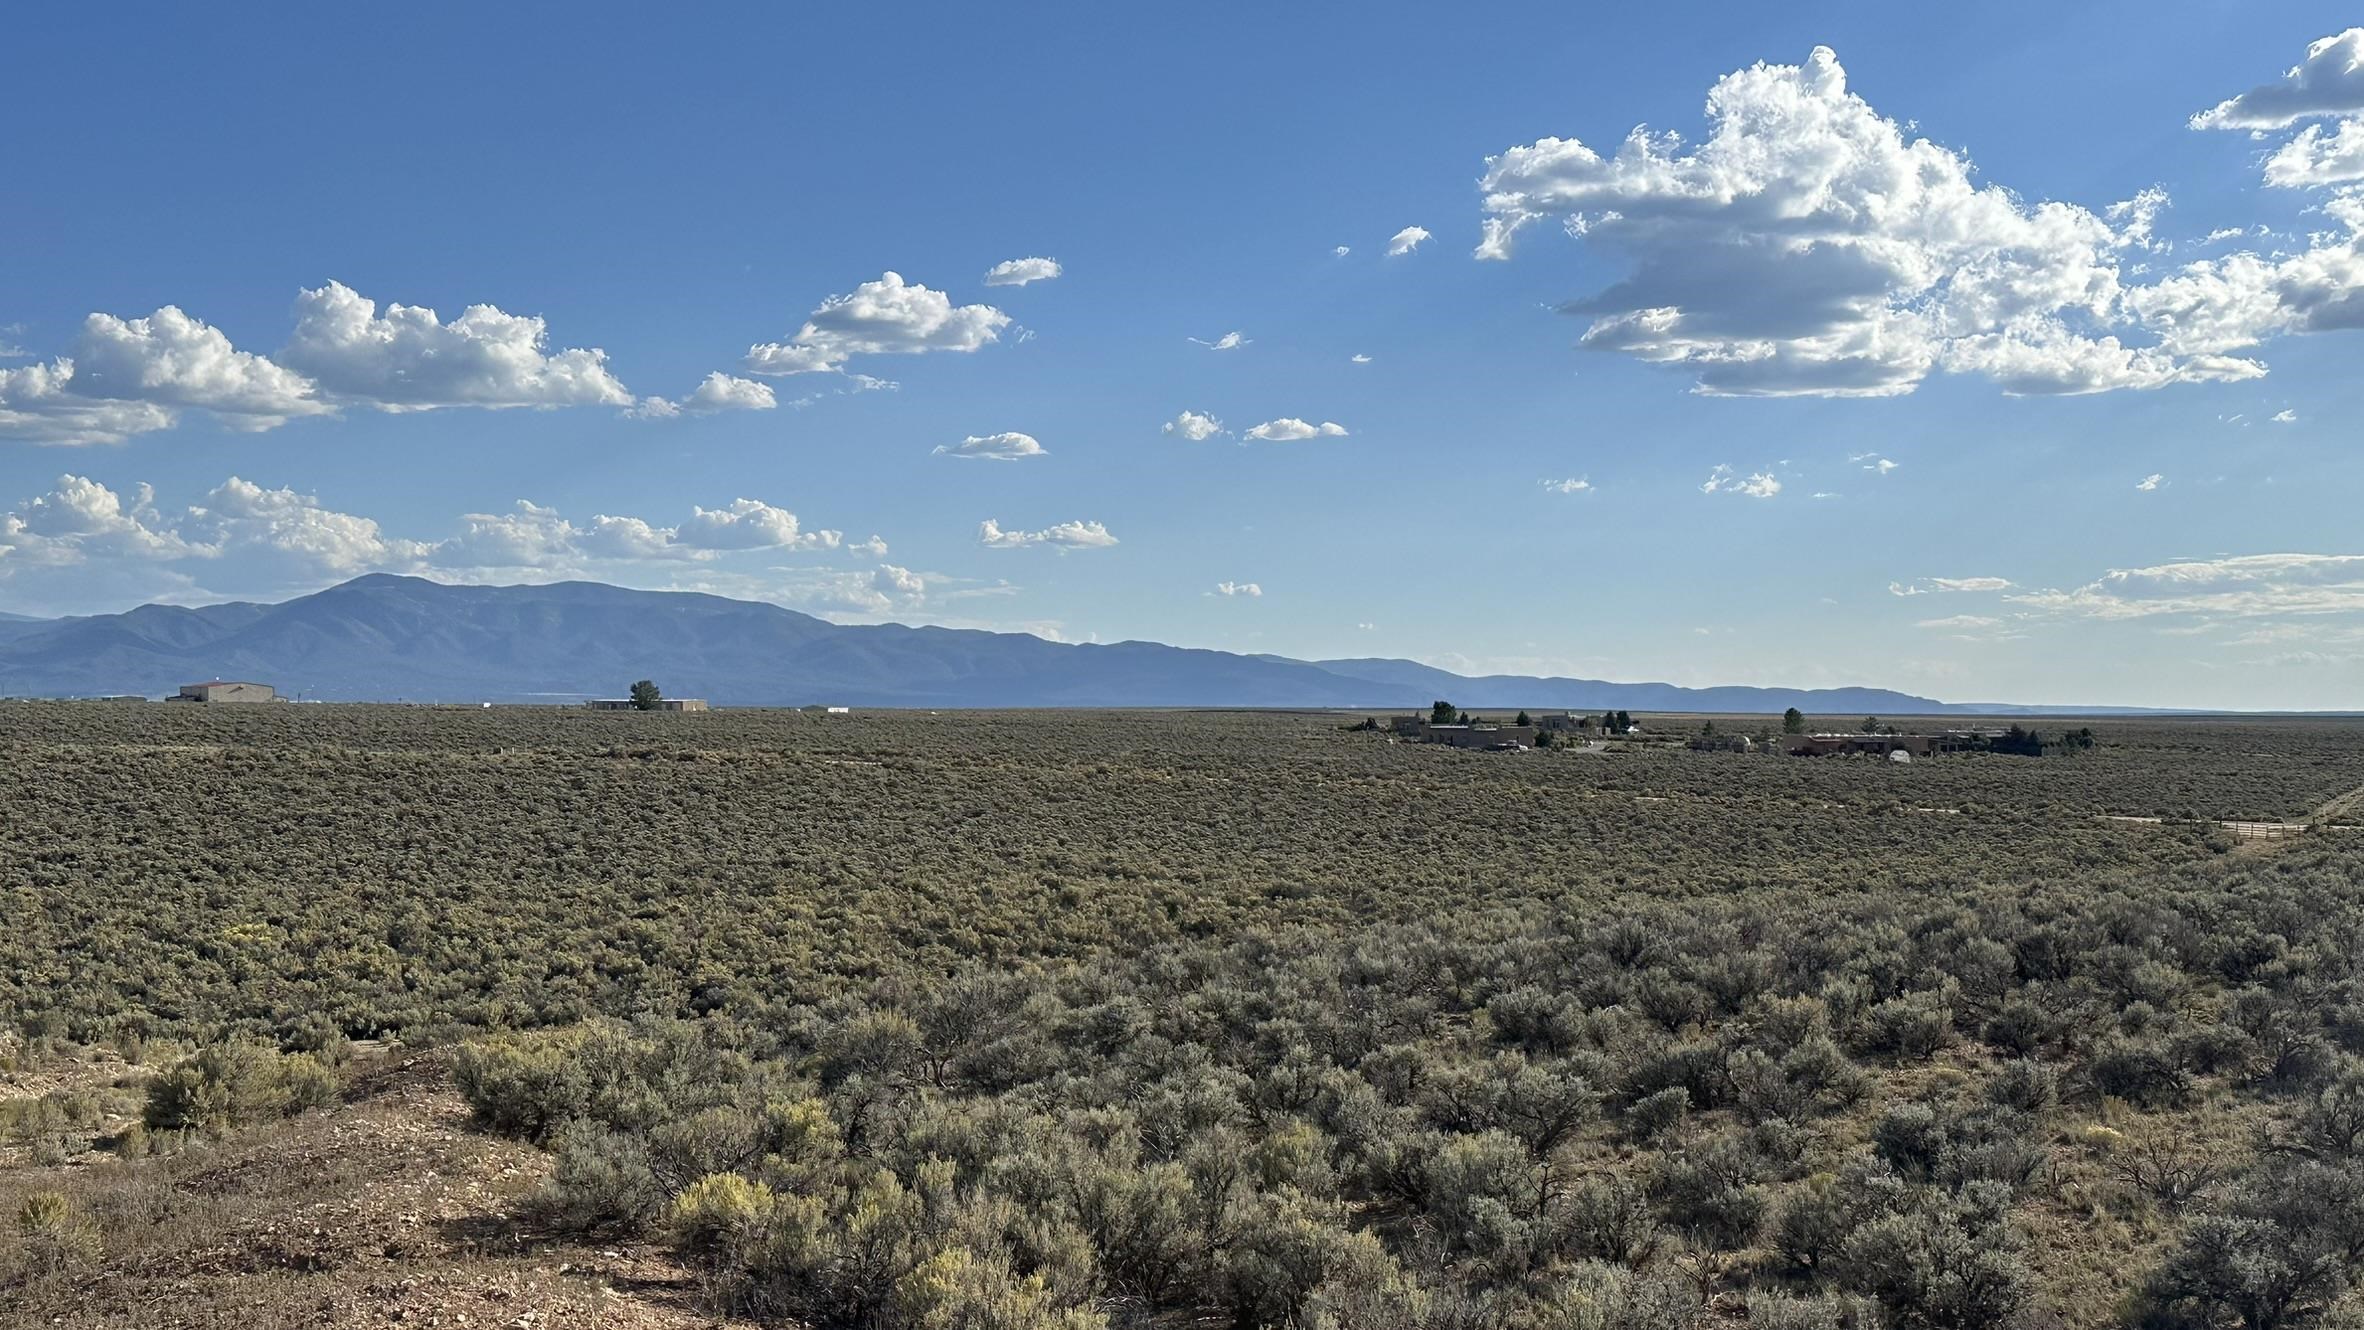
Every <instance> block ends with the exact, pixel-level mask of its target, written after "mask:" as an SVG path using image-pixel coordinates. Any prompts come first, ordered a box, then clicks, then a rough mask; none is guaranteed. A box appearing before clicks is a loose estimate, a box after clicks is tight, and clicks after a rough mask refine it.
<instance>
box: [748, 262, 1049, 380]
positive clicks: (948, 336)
mask: <svg viewBox="0 0 2364 1330" xmlns="http://www.w3.org/2000/svg"><path fill="white" fill-rule="evenodd" d="M1009 324H1010V316H1009V315H1007V314H1004V313H1002V312H1001V311H1000V310H998V309H995V308H993V307H992V306H991V305H955V304H953V303H952V298H951V297H950V296H948V295H946V294H944V293H943V292H942V291H935V290H930V289H929V288H927V287H925V286H920V285H917V284H915V283H907V282H905V281H904V280H903V278H902V275H901V274H900V273H893V272H889V273H886V274H883V275H882V276H880V277H879V279H878V280H877V281H874V282H864V283H862V284H861V285H860V286H857V287H855V288H854V289H853V291H852V292H851V293H850V294H847V295H841V296H831V297H829V298H828V299H827V300H824V301H822V302H821V306H820V308H818V309H816V310H814V311H813V312H812V316H811V317H810V318H808V319H806V320H805V322H804V326H803V327H801V328H798V329H797V330H796V334H795V336H793V337H791V338H789V339H788V340H787V341H785V342H766V343H761V344H758V345H756V346H751V347H749V348H747V360H746V367H747V369H748V370H749V372H751V373H755V374H814V373H821V372H825V371H830V370H836V369H838V368H839V367H840V366H842V365H844V364H845V362H846V361H847V360H849V359H851V358H853V357H855V356H859V355H918V354H921V353H923V352H928V351H975V350H978V349H980V348H982V347H985V346H989V345H991V344H992V343H993V342H995V341H997V340H999V339H1000V337H1001V332H1002V329H1004V328H1006V327H1008V326H1009Z"/></svg>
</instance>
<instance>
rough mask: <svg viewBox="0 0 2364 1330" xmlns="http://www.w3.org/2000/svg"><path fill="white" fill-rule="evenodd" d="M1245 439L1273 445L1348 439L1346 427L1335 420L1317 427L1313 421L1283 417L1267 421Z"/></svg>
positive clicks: (1251, 430)
mask: <svg viewBox="0 0 2364 1330" xmlns="http://www.w3.org/2000/svg"><path fill="white" fill-rule="evenodd" d="M1244 437H1246V438H1250V439H1263V440H1267V441H1269V442H1272V443H1296V442H1298V441H1299V440H1302V439H1343V438H1345V437H1346V427H1345V426H1344V425H1341V424H1339V423H1338V422H1337V421H1335V420H1325V421H1323V422H1321V423H1320V424H1318V425H1316V424H1314V423H1312V422H1311V421H1305V420H1299V419H1297V418H1296V417H1295V416H1282V417H1281V418H1280V419H1278V420H1267V421H1265V422H1264V423H1263V424H1261V425H1258V426H1256V427H1254V428H1253V429H1250V430H1249V431H1248V432H1247V434H1246V435H1245V436H1244Z"/></svg>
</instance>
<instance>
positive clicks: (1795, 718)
mask: <svg viewBox="0 0 2364 1330" xmlns="http://www.w3.org/2000/svg"><path fill="white" fill-rule="evenodd" d="M1781 732H1782V733H1783V734H1804V733H1805V732H1806V713H1805V712H1803V711H1800V710H1798V709H1797V708H1796V707H1791V708H1790V709H1789V710H1787V711H1784V712H1782V713H1781Z"/></svg>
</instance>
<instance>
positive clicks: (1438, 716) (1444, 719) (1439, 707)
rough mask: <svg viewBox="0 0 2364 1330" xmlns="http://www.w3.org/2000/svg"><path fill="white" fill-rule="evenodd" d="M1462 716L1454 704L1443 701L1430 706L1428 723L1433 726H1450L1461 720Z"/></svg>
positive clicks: (1440, 700) (1432, 703)
mask: <svg viewBox="0 0 2364 1330" xmlns="http://www.w3.org/2000/svg"><path fill="white" fill-rule="evenodd" d="M1460 715H1461V713H1460V712H1458V711H1456V710H1454V709H1453V704H1452V703H1450V702H1447V701H1444V700H1442V699H1439V700H1438V701H1435V702H1431V703H1429V704H1428V723H1429V724H1431V725H1450V724H1452V723H1453V722H1454V721H1455V720H1457V719H1459V718H1460Z"/></svg>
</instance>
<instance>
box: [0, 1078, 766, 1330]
mask: <svg viewBox="0 0 2364 1330" xmlns="http://www.w3.org/2000/svg"><path fill="white" fill-rule="evenodd" d="M548 1169H549V1157H548V1156H547V1155H544V1154H542V1153H541V1152H540V1151H537V1150H533V1149H531V1148H529V1147H526V1146H523V1145H519V1144H517V1143H515V1142H511V1141H505V1140H499V1139H496V1138H493V1137H489V1136H486V1135H483V1134H482V1133H479V1132H477V1131H475V1130H474V1129H473V1128H471V1127H470V1125H469V1122H468V1111H467V1106H466V1105H465V1104H464V1103H462V1102H461V1100H460V1097H459V1095H458V1094H457V1093H455V1092H454V1091H453V1089H452V1086H451V1075H450V1068H449V1066H448V1065H447V1064H446V1063H445V1062H444V1061H443V1059H441V1058H440V1057H435V1056H431V1055H430V1056H414V1055H405V1054H403V1053H400V1052H395V1053H392V1054H389V1055H388V1056H387V1057H386V1058H384V1059H383V1060H382V1061H375V1062H374V1063H373V1064H370V1065H364V1066H362V1067H360V1068H359V1069H358V1070H357V1073H356V1074H355V1076H354V1078H353V1081H352V1083H351V1084H350V1085H349V1087H348V1089H347V1092H346V1097H345V1102H344V1103H342V1104H339V1105H337V1106H335V1107H333V1108H329V1109H325V1110H318V1111H314V1112H310V1113H305V1114H302V1115H300V1116H298V1117H296V1118H292V1119H289V1120H288V1121H286V1122H284V1123H280V1124H277V1125H275V1126H271V1127H268V1128H261V1129H257V1130H255V1131H252V1132H249V1133H247V1134H245V1135H243V1136H240V1137H237V1138H234V1139H231V1140H227V1141H224V1142H222V1143H220V1144H218V1145H198V1146H192V1147H190V1148H189V1149H187V1150H185V1151H183V1152H181V1153H178V1154H174V1155H169V1156H164V1157H158V1158H152V1159H145V1160H138V1161H116V1160H111V1159H104V1158H100V1159H97V1160H95V1161H93V1162H78V1163H76V1164H73V1165H70V1166H64V1167H57V1168H14V1169H5V1170H0V1206H5V1207H6V1209H7V1211H8V1212H9V1213H14V1210H15V1207H16V1204H17V1202H18V1200H19V1199H20V1198H21V1197H22V1195H23V1194H24V1193H26V1192H28V1191H33V1190H42V1189H56V1190H60V1191H63V1192H65V1193H66V1194H67V1195H69V1196H70V1197H72V1198H73V1199H74V1201H75V1203H76V1205H77V1206H78V1207H79V1208H81V1209H82V1210H83V1211H84V1212H86V1213H89V1214H92V1215H95V1216H99V1217H100V1218H101V1222H102V1226H103V1229H104V1241H103V1248H102V1250H101V1251H100V1252H99V1253H98V1255H97V1256H96V1258H95V1260H93V1261H90V1262H88V1263H85V1264H81V1265H78V1266H76V1267H75V1268H72V1269H69V1270H67V1271H64V1272H61V1273H60V1274H59V1275H56V1276H53V1277H48V1278H42V1279H38V1280H36V1281H35V1282H33V1283H31V1284H29V1285H19V1286H17V1287H14V1288H0V1327H14V1326H35V1325H38V1326H65V1327H76V1328H84V1327H87V1328H89V1330H96V1327H100V1326H110V1327H113V1326H134V1325H136V1326H142V1327H188V1328H190V1330H195V1328H196V1327H222V1330H231V1328H232V1327H235V1328H236V1330H278V1328H279V1327H288V1328H289V1330H292V1328H293V1327H296V1326H307V1327H310V1326H365V1325H366V1326H379V1325H386V1324H404V1325H440V1326H447V1327H448V1326H469V1327H496V1328H497V1327H513V1328H514V1330H573V1328H577V1327H579V1328H581V1330H591V1328H592V1327H613V1328H614V1330H691V1328H692V1327H698V1328H700V1330H703V1328H705V1327H717V1326H724V1325H737V1324H739V1323H737V1322H724V1321H718V1320H716V1319H714V1318H713V1317H712V1316H710V1315H707V1314H706V1312H705V1308H704V1305H703V1303H702V1300H701V1299H700V1297H699V1296H698V1288H697V1283H696V1280H695V1278H694V1277H693V1276H692V1275H691V1273H690V1272H689V1271H687V1270H684V1269H683V1268H682V1267H681V1266H680V1265H679V1264H677V1263H676V1262H674V1261H673V1260H672V1259H671V1257H670V1256H669V1255H668V1254H667V1253H666V1252H664V1251H663V1250H662V1249H659V1248H655V1247H650V1246H647V1245H644V1244H638V1243H612V1242H601V1241H597V1240H584V1239H579V1238H575V1237H571V1236H567V1235H558V1234H549V1233H544V1232H539V1231H536V1230H535V1229H534V1228H532V1227H531V1226H530V1225H527V1224H524V1223H522V1222H520V1219H519V1217H518V1215H519V1206H518V1202H519V1200H520V1199H521V1198H522V1197H523V1196H525V1195H526V1194H527V1193H528V1192H530V1191H532V1190H533V1189H534V1187H535V1186H536V1185H537V1184H538V1183H539V1182H540V1181H541V1179H542V1178H543V1176H545V1175H546V1173H547V1172H548Z"/></svg>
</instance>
